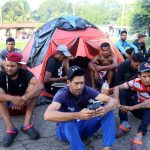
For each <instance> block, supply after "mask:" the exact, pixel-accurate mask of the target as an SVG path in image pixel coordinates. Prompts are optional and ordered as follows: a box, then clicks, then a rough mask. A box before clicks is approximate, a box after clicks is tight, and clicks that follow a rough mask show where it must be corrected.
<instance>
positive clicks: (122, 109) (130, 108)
mask: <svg viewBox="0 0 150 150" xmlns="http://www.w3.org/2000/svg"><path fill="white" fill-rule="evenodd" d="M119 109H120V110H121V111H123V112H128V111H132V110H133V107H132V106H124V105H121V106H120V107H119Z"/></svg>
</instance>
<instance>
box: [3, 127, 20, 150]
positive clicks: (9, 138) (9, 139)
mask: <svg viewBox="0 0 150 150" xmlns="http://www.w3.org/2000/svg"><path fill="white" fill-rule="evenodd" d="M17 135H18V129H17V128H14V129H12V130H6V131H5V133H4V136H3V138H2V145H3V146H4V147H8V146H10V145H11V144H12V143H13V141H14V139H15V138H16V136H17Z"/></svg>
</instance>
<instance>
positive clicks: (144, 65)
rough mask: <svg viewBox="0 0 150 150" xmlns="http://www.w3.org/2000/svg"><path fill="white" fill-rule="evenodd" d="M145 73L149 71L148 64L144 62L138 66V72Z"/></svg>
mask: <svg viewBox="0 0 150 150" xmlns="http://www.w3.org/2000/svg"><path fill="white" fill-rule="evenodd" d="M147 71H150V63H147V62H145V63H142V64H140V66H139V67H138V72H140V73H142V72H147Z"/></svg>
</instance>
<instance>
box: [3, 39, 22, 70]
mask: <svg viewBox="0 0 150 150" xmlns="http://www.w3.org/2000/svg"><path fill="white" fill-rule="evenodd" d="M10 52H19V53H21V50H20V49H18V48H15V40H14V38H11V37H9V38H7V40H6V48H5V49H3V50H2V51H1V52H0V63H1V66H2V68H3V67H4V65H3V63H4V62H5V60H6V58H7V55H8V53H10Z"/></svg>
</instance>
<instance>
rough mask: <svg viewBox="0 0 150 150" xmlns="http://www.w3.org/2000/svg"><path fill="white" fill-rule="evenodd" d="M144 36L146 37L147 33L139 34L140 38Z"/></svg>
mask: <svg viewBox="0 0 150 150" xmlns="http://www.w3.org/2000/svg"><path fill="white" fill-rule="evenodd" d="M143 37H146V35H145V34H138V39H140V38H143Z"/></svg>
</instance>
